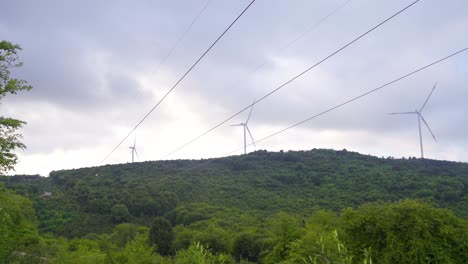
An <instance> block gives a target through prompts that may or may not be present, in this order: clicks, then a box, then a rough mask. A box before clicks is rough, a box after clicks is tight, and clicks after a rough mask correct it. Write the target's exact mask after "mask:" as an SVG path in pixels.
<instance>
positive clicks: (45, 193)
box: [41, 192, 52, 198]
mask: <svg viewBox="0 0 468 264" xmlns="http://www.w3.org/2000/svg"><path fill="white" fill-rule="evenodd" d="M41 197H43V198H50V197H52V193H51V192H44V193H43V194H42V195H41Z"/></svg>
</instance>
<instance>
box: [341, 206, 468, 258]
mask: <svg viewBox="0 0 468 264" xmlns="http://www.w3.org/2000/svg"><path fill="white" fill-rule="evenodd" d="M341 220H342V229H343V231H344V234H345V240H346V241H345V242H346V245H347V246H348V247H349V249H350V250H352V251H353V254H354V255H358V254H359V253H360V252H362V250H363V249H365V248H371V249H372V255H373V258H375V259H376V260H378V261H379V263H464V262H465V261H466V260H467V259H468V245H467V243H466V238H467V237H468V221H466V220H464V219H461V218H458V217H456V216H455V215H453V214H452V213H451V212H450V211H449V210H446V209H439V208H434V207H432V206H430V205H428V204H426V203H422V202H418V201H414V200H405V201H402V202H399V203H393V204H367V205H364V206H362V207H360V208H358V209H356V210H353V209H346V210H344V211H343V214H342V217H341Z"/></svg>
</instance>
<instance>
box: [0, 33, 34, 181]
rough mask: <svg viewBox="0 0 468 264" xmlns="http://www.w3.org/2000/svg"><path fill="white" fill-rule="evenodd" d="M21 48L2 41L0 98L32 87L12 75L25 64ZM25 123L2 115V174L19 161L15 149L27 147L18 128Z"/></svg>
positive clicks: (0, 136)
mask: <svg viewBox="0 0 468 264" xmlns="http://www.w3.org/2000/svg"><path fill="white" fill-rule="evenodd" d="M20 50H21V47H20V46H19V45H16V44H12V43H10V42H8V41H5V40H4V41H0V99H2V98H3V97H5V96H6V95H8V94H16V93H18V92H19V91H23V90H30V89H31V88H32V86H30V85H28V84H27V82H26V81H25V80H21V79H17V78H13V77H11V70H12V69H15V68H19V67H21V66H22V65H23V63H22V62H21V61H20V60H19V57H18V51H20ZM24 124H25V122H24V121H21V120H18V119H14V118H11V117H4V116H0V175H3V174H4V173H6V172H8V171H9V170H11V169H13V168H14V165H15V164H16V163H17V162H18V158H17V156H16V154H15V153H13V150H15V149H18V148H19V149H24V148H25V147H26V146H25V145H24V144H23V143H22V142H21V141H20V139H21V134H19V133H18V129H19V128H21V126H22V125H24Z"/></svg>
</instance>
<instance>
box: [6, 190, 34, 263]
mask: <svg viewBox="0 0 468 264" xmlns="http://www.w3.org/2000/svg"><path fill="white" fill-rule="evenodd" d="M38 241H39V234H38V231H37V224H36V216H35V214H34V209H33V207H32V203H31V201H29V200H28V199H27V198H24V197H22V196H20V195H17V194H15V193H14V192H13V191H10V190H8V189H6V188H5V187H4V186H3V183H1V182H0V262H2V261H5V263H8V259H9V258H10V257H11V256H12V255H11V254H12V252H13V251H18V252H19V251H22V252H24V251H28V250H29V249H30V248H31V247H32V246H35V245H36V244H37V243H38ZM2 263H4V262H2Z"/></svg>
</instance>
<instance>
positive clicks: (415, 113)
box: [390, 82, 437, 159]
mask: <svg viewBox="0 0 468 264" xmlns="http://www.w3.org/2000/svg"><path fill="white" fill-rule="evenodd" d="M436 86H437V82H436V83H435V84H434V87H433V88H432V90H431V92H430V93H429V96H428V97H427V98H426V101H425V102H424V104H423V105H422V107H421V109H419V110H417V109H416V110H414V111H413V112H401V113H390V115H416V116H417V117H418V127H419V145H420V146H421V159H424V148H423V139H422V133H421V121H422V122H423V123H424V125H426V127H427V129H428V130H429V132H430V133H431V135H432V137H433V138H434V140H435V141H436V142H437V139H436V137H435V136H434V133H433V132H432V130H431V128H430V127H429V125H428V124H427V122H426V120H425V119H424V117H423V115H422V113H421V112H422V111H423V109H424V107H425V106H426V104H427V102H428V101H429V98H431V95H432V93H433V92H434V89H435V88H436Z"/></svg>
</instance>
